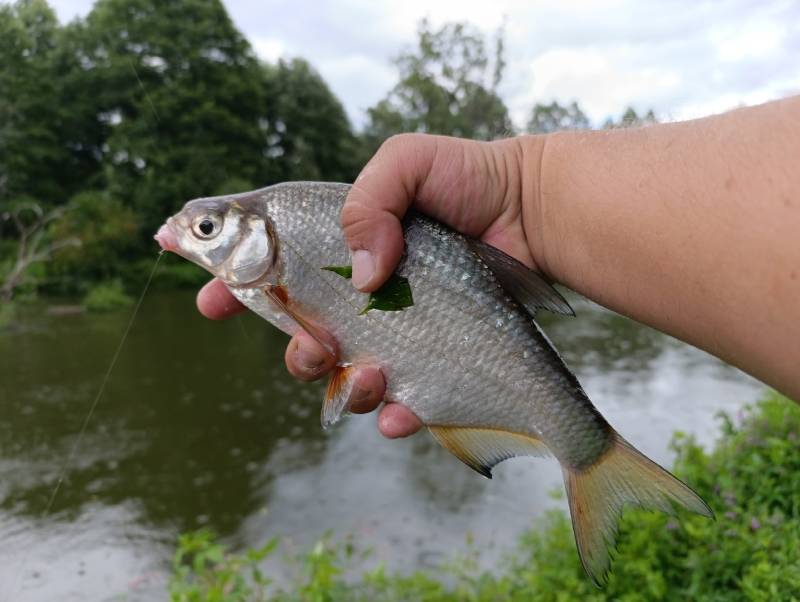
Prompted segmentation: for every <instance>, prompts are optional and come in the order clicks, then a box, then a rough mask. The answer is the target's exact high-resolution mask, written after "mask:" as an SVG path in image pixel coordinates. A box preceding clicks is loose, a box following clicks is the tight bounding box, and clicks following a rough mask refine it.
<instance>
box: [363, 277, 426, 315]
mask: <svg viewBox="0 0 800 602" xmlns="http://www.w3.org/2000/svg"><path fill="white" fill-rule="evenodd" d="M412 305H414V298H413V297H412V296H411V285H410V284H409V283H408V280H407V279H406V278H403V277H402V276H398V275H397V274H392V275H391V277H390V278H389V280H387V281H386V282H385V283H384V285H383V286H382V287H380V288H379V289H378V290H377V291H375V292H374V293H372V294H371V295H370V296H369V301H368V302H367V306H366V307H365V308H364V309H362V310H361V313H360V314H359V315H362V316H363V315H364V314H365V313H367V312H368V311H369V310H371V309H379V310H381V311H401V310H403V309H405V308H406V307H411V306H412Z"/></svg>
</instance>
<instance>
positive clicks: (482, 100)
mask: <svg viewBox="0 0 800 602" xmlns="http://www.w3.org/2000/svg"><path fill="white" fill-rule="evenodd" d="M395 65H396V66H397V68H398V70H399V72H400V81H399V82H398V83H397V85H395V86H394V88H392V90H391V91H390V92H389V94H388V95H387V96H386V98H384V99H383V100H381V101H380V102H379V103H378V104H377V105H375V106H374V107H372V108H370V109H369V110H368V113H369V124H368V126H367V129H366V132H365V136H366V139H367V143H368V145H369V146H370V147H371V148H375V147H377V146H378V145H379V144H380V143H381V142H382V141H383V140H385V139H386V138H387V137H389V136H391V135H392V134H396V133H399V132H427V133H435V134H447V135H453V136H463V137H466V138H475V139H479V140H489V139H492V138H496V137H499V136H503V135H507V134H508V133H510V132H511V130H512V125H511V120H510V119H509V116H508V109H507V108H506V106H505V104H504V103H503V101H502V99H501V98H500V97H499V95H498V93H497V89H498V86H499V84H500V82H501V80H502V77H503V70H504V66H505V62H504V60H503V37H502V32H500V33H498V37H497V43H496V46H495V48H494V53H493V57H492V60H491V61H490V59H489V56H488V54H487V50H486V41H485V40H484V38H483V37H482V36H481V34H480V33H478V32H476V31H474V30H473V29H471V28H470V27H468V26H467V25H465V24H463V23H450V24H446V25H444V26H443V27H441V28H439V29H437V30H434V29H432V28H431V26H430V24H429V23H428V21H427V20H423V21H422V22H421V23H420V26H419V31H418V40H417V48H416V49H414V50H412V51H408V52H405V53H403V54H401V55H400V56H399V57H398V58H397V59H396V60H395Z"/></svg>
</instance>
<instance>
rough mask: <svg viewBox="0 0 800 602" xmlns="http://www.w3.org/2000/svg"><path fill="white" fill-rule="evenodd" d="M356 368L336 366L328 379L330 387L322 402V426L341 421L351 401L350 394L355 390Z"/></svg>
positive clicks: (325, 426) (326, 426)
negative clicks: (354, 377)
mask: <svg viewBox="0 0 800 602" xmlns="http://www.w3.org/2000/svg"><path fill="white" fill-rule="evenodd" d="M354 375H355V369H354V368H353V366H336V367H335V368H334V369H333V373H332V374H331V379H330V380H329V381H328V388H327V390H326V391H325V399H324V400H323V402H322V416H321V420H322V428H328V427H329V426H330V425H332V424H334V423H336V422H339V419H340V418H341V417H342V412H344V410H345V408H346V407H347V403H348V401H350V394H351V393H352V392H353V376H354Z"/></svg>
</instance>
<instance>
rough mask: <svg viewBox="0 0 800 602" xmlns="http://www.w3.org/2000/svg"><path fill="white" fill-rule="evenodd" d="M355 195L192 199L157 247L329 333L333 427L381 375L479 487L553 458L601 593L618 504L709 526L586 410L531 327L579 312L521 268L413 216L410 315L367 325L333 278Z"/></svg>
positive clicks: (337, 190)
mask: <svg viewBox="0 0 800 602" xmlns="http://www.w3.org/2000/svg"><path fill="white" fill-rule="evenodd" d="M348 190H349V186H348V185H346V184H328V183H313V182H294V183H286V184H279V185H275V186H271V187H268V188H264V189H261V190H257V191H254V192H248V193H243V194H237V195H231V196H222V197H214V198H204V199H197V200H194V201H191V202H189V203H187V204H186V206H185V207H184V208H183V209H182V210H181V211H180V212H179V213H177V214H176V215H175V216H173V217H171V218H169V219H168V220H167V222H166V224H164V225H163V226H162V227H161V229H160V230H159V232H158V234H157V235H156V239H157V240H158V241H159V243H160V244H161V246H162V247H163V248H164V249H166V250H170V251H174V252H176V253H178V254H180V255H182V256H183V257H185V258H187V259H189V260H190V261H193V262H195V263H197V264H198V265H200V266H202V267H204V268H206V269H207V270H208V271H209V272H211V273H212V274H214V275H215V276H217V277H218V278H220V279H221V280H223V281H224V282H225V283H226V285H227V286H228V288H229V289H230V290H231V292H232V293H233V295H234V296H235V297H236V298H237V299H239V300H240V301H241V302H242V303H243V304H244V305H246V306H247V307H249V308H250V309H251V310H253V311H254V312H256V313H257V314H259V315H260V316H262V317H263V318H265V319H267V320H268V321H270V322H271V323H272V324H274V325H275V326H277V327H278V328H280V329H281V330H283V331H285V332H287V333H289V334H293V333H295V332H297V330H298V329H300V328H305V329H306V330H307V331H308V332H309V333H310V334H311V335H312V336H314V337H315V338H317V339H318V340H319V341H320V342H323V344H325V343H324V341H325V340H326V337H324V336H323V335H322V334H321V331H320V329H323V330H324V331H327V332H328V333H330V334H332V335H333V336H334V337H335V339H336V341H337V344H338V352H339V357H340V359H341V363H340V365H339V366H337V367H336V369H335V372H334V375H333V376H332V378H331V382H330V384H329V386H328V390H327V393H326V398H325V400H324V403H323V409H322V423H323V425H324V426H327V425H330V424H332V423H334V422H336V421H337V420H338V419H339V418H340V416H341V415H342V413H343V412H345V411H346V405H347V401H348V398H349V395H350V391H351V388H352V382H351V380H352V379H351V376H352V374H353V372H354V367H357V366H358V365H359V364H370V365H376V364H377V365H379V366H380V367H381V369H382V371H383V373H384V375H385V378H386V399H388V400H391V401H393V402H396V403H401V404H403V405H405V406H407V407H408V408H409V409H410V410H411V411H412V412H414V414H416V415H417V416H418V417H419V419H420V420H421V421H422V422H423V423H424V424H425V425H426V426H427V427H428V429H429V430H430V432H431V433H432V434H433V436H434V437H435V438H436V440H437V441H438V442H439V443H440V444H442V445H443V446H444V447H445V448H447V449H448V450H449V451H450V452H452V453H453V454H454V455H455V456H456V457H458V458H459V459H460V460H461V461H463V462H464V463H465V464H467V465H468V466H469V467H471V468H473V469H474V470H476V471H477V472H479V473H481V474H482V475H484V476H487V477H491V470H492V467H493V466H495V465H496V464H497V463H499V462H502V461H503V460H506V459H508V458H511V457H514V456H524V455H530V456H540V455H553V456H555V457H556V458H557V459H558V461H559V463H560V465H561V468H562V471H563V475H564V482H565V485H566V491H567V497H568V500H569V508H570V513H571V516H572V524H573V530H574V534H575V541H576V544H577V548H578V552H579V554H580V558H581V561H582V563H583V566H584V568H585V569H586V572H587V573H588V574H589V576H590V577H591V578H592V579H593V580H594V581H595V583H597V584H601V583H603V582H604V581H605V580H606V578H607V575H608V570H609V567H610V556H609V552H608V547H609V546H611V545H613V543H614V539H615V536H616V531H617V522H618V518H619V515H620V512H621V510H622V506H623V505H625V504H633V505H639V506H642V507H646V508H653V509H658V510H662V511H664V512H668V513H673V512H674V507H675V506H683V507H684V508H687V509H688V510H690V511H692V512H696V513H698V514H702V515H705V516H709V517H710V516H712V512H711V510H710V508H709V507H708V506H707V505H706V504H705V502H703V500H702V499H701V498H700V497H699V496H698V495H697V494H696V493H694V492H693V491H692V490H691V489H690V488H689V487H688V486H686V485H685V484H684V483H682V482H681V481H680V480H678V479H677V478H675V477H674V476H673V475H671V474H670V473H669V472H667V471H666V470H664V469H663V468H661V467H660V466H659V465H657V464H656V463H654V462H652V461H651V460H649V459H648V458H646V457H645V456H644V455H642V454H641V453H639V452H638V451H637V450H636V449H634V448H633V446H631V445H630V444H629V443H628V442H626V441H625V440H624V439H623V438H622V437H621V436H620V435H619V434H618V433H617V432H616V431H615V430H614V429H613V428H612V427H611V426H610V425H609V424H608V422H606V420H605V419H604V418H603V416H601V415H600V413H599V412H598V411H597V409H596V408H595V407H594V405H592V402H591V401H590V400H589V398H588V397H587V396H586V394H585V393H584V391H583V389H582V388H581V386H580V384H579V383H578V380H577V379H576V378H575V376H574V375H573V374H572V372H570V370H569V369H568V368H567V367H566V366H565V364H564V362H563V360H562V359H561V357H560V356H559V355H558V353H557V351H556V350H555V348H554V347H553V345H552V344H551V343H550V341H549V340H548V339H547V337H546V336H545V334H544V333H543V332H542V330H541V329H540V328H539V326H538V325H537V324H536V321H535V320H534V316H535V314H536V311H537V310H539V309H548V310H550V311H554V312H557V313H563V314H572V313H573V312H572V309H571V308H570V307H569V305H568V304H567V302H566V301H565V300H564V299H563V298H562V297H561V295H560V294H559V293H558V292H557V291H556V290H555V289H553V288H552V287H551V286H550V285H549V284H548V283H546V282H545V281H544V280H543V279H542V278H541V277H540V276H539V275H538V274H536V273H535V272H533V271H531V270H529V269H528V268H526V267H525V266H524V265H522V264H521V263H519V262H518V261H516V260H515V259H513V258H511V257H509V256H508V255H506V254H504V253H502V252H501V251H499V250H497V249H495V248H493V247H490V246H488V245H486V244H484V243H481V242H479V241H476V240H472V239H469V238H467V237H464V236H462V235H461V234H458V233H456V232H454V231H452V230H450V229H448V228H446V227H444V226H442V225H440V224H438V223H436V222H433V221H431V220H430V219H427V218H425V217H424V216H421V215H418V214H414V213H413V212H412V213H411V214H409V215H408V216H407V217H406V219H405V221H404V231H405V243H406V250H405V255H404V256H403V259H402V260H401V262H400V264H399V266H398V267H397V271H396V276H397V277H399V278H404V279H406V280H407V282H408V285H409V287H410V291H411V295H412V298H413V299H412V300H413V305H410V306H409V307H406V308H405V309H403V310H402V311H380V310H377V309H373V310H371V311H366V312H364V311H363V310H364V308H365V306H367V304H368V301H369V296H368V295H367V294H364V293H360V292H358V291H356V290H355V289H354V288H353V286H352V285H351V283H350V282H349V281H348V280H347V279H346V278H345V277H343V276H342V274H341V273H336V272H335V271H330V270H329V269H326V268H329V267H331V266H347V265H348V264H349V263H350V255H349V252H348V249H347V246H346V245H345V242H344V239H343V236H342V231H341V227H340V223H339V214H340V211H341V208H342V204H343V202H344V199H345V197H346V195H347V192H348ZM340 271H341V270H340Z"/></svg>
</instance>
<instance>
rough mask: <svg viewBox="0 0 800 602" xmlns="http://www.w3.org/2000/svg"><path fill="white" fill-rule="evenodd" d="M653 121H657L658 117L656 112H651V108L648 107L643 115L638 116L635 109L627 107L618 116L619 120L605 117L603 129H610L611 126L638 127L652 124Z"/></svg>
mask: <svg viewBox="0 0 800 602" xmlns="http://www.w3.org/2000/svg"><path fill="white" fill-rule="evenodd" d="M654 123H658V118H657V117H656V114H655V113H654V112H653V109H650V110H649V111H647V113H645V114H644V115H641V116H639V115H638V114H637V113H636V109H634V108H633V107H628V108H627V109H625V112H624V113H623V114H622V116H621V117H620V118H619V121H614V120H613V119H612V118H611V117H609V118H608V119H606V121H605V123H604V124H603V128H604V129H611V128H630V127H640V126H644V125H652V124H654Z"/></svg>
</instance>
